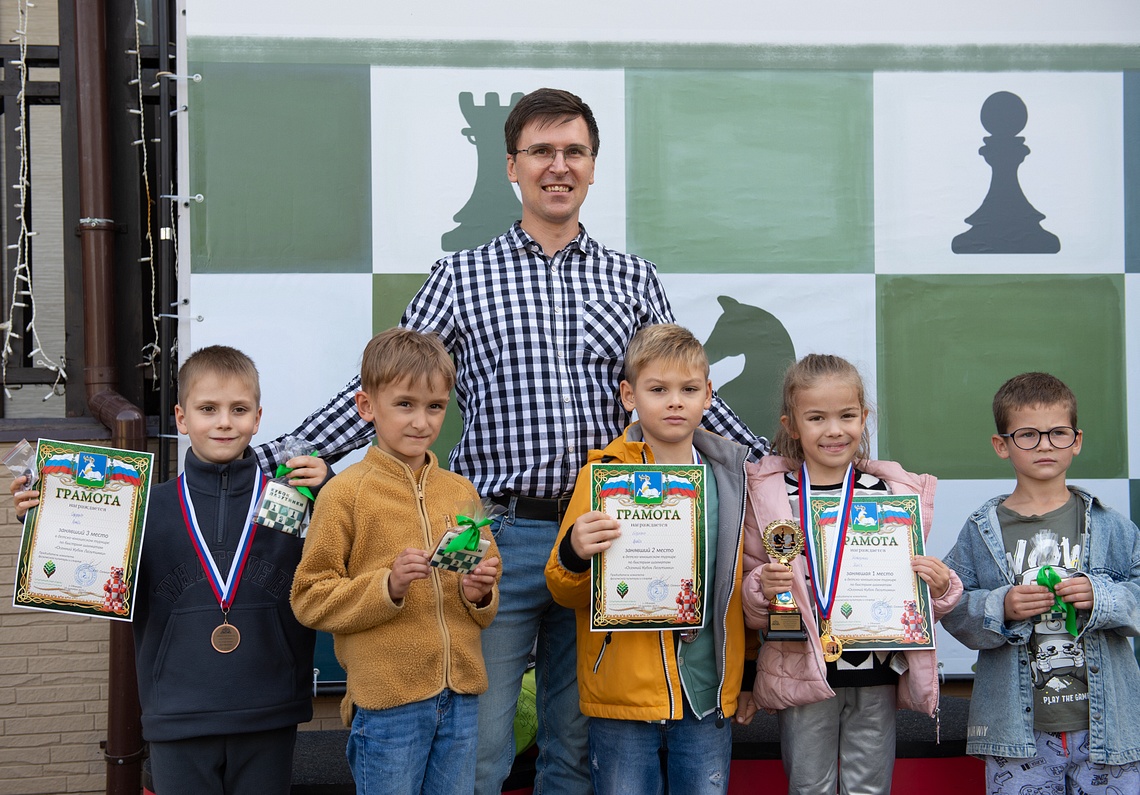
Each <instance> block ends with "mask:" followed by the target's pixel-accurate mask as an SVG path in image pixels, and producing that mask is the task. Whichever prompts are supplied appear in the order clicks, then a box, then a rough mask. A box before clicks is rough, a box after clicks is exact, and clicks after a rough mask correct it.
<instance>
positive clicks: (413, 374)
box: [292, 329, 499, 795]
mask: <svg viewBox="0 0 1140 795" xmlns="http://www.w3.org/2000/svg"><path fill="white" fill-rule="evenodd" d="M360 375H361V386H362V391H360V392H358V393H357V394H356V406H357V410H358V411H359V412H360V416H361V417H363V418H364V419H365V420H367V421H369V422H372V424H373V425H374V426H375V428H376V444H375V446H374V447H372V448H370V449H369V450H368V453H367V455H366V456H365V457H364V460H363V461H361V462H360V463H358V464H354V465H353V466H351V467H349V468H348V469H346V470H345V471H344V472H343V473H341V474H340V475H338V476H336V477H335V478H333V479H332V480H331V481H329V483H328V484H327V485H326V486H325V488H324V490H323V491H322V492H321V496H320V498H319V500H318V501H317V504H316V508H315V511H314V513H313V521H312V524H311V525H310V527H309V533H308V537H307V538H306V540H305V550H304V553H303V554H302V557H301V563H300V564H299V565H298V566H297V574H296V576H295V578H294V581H293V599H292V601H293V610H294V611H295V612H296V614H297V618H298V619H299V620H300V621H301V623H302V624H305V625H306V626H310V627H313V628H314V629H320V630H323V631H325V632H331V633H332V634H333V636H334V641H335V646H336V656H337V659H338V660H339V661H340V663H341V665H343V666H344V668H345V671H346V672H347V674H348V686H347V693H346V695H345V698H344V701H343V702H342V704H341V717H342V718H343V719H344V721H345V723H346V724H348V725H351V727H352V731H351V733H350V735H349V739H348V748H347V755H348V760H349V765H350V766H351V768H352V775H353V778H354V779H355V780H356V791H357V792H358V793H361V795H365V793H380V792H384V793H418V792H425V793H427V792H432V793H434V792H449V793H450V792H457V793H458V792H471V791H473V790H474V787H475V741H476V736H477V732H476V715H477V703H478V694H479V693H482V692H483V691H484V690H486V689H487V673H486V670H485V668H484V667H483V654H482V650H481V648H480V639H479V633H480V631H481V630H482V629H484V628H485V627H486V626H487V625H488V624H490V623H491V619H493V618H494V617H495V612H496V611H497V610H498V590H497V586H496V581H497V579H498V574H499V561H498V557H497V551H496V549H495V547H494V542H493V541H492V542H491V548H490V549H489V550H488V552H487V555H486V557H485V558H484V560H483V561H482V562H481V563H480V564H479V565H478V566H477V567H476V568H475V569H474V570H473V571H472V572H471V573H470V574H467V575H460V574H458V573H456V572H453V571H446V570H442V569H440V568H434V567H432V566H431V565H430V563H429V561H430V560H431V556H432V550H434V549H435V548H436V546H437V545H438V544H439V542H440V540H441V539H442V538H443V536H444V534H445V533H446V532H447V530H448V528H449V527H455V526H456V525H457V513H459V512H460V509H461V506H463V505H464V504H465V503H470V502H472V501H478V499H479V496H478V494H477V493H476V491H475V487H474V486H472V485H471V483H470V482H469V481H468V480H466V479H465V478H463V477H461V476H460V475H456V474H453V473H451V472H448V471H446V470H443V469H440V467H439V464H438V462H437V460H436V457H435V455H434V454H433V453H432V452H431V450H429V449H428V448H429V446H430V445H431V443H432V442H434V441H435V439H436V437H437V436H438V435H439V429H440V426H441V424H442V423H443V416H444V411H445V409H446V407H447V401H448V396H449V393H450V392H451V388H452V386H453V385H454V383H455V366H454V364H453V363H452V361H451V357H450V356H449V355H448V353H447V351H446V349H444V347H443V345H442V344H441V343H440V342H439V340H438V339H436V338H435V337H433V336H429V335H426V334H421V333H419V332H417V331H412V330H410V329H391V330H389V331H386V332H384V333H382V334H378V335H377V336H375V337H374V338H373V339H372V341H371V342H369V343H368V346H367V347H366V348H365V350H364V357H363V361H362V363H361V373H360Z"/></svg>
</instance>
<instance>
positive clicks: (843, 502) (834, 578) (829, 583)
mask: <svg viewBox="0 0 1140 795" xmlns="http://www.w3.org/2000/svg"><path fill="white" fill-rule="evenodd" d="M854 494H855V467H854V466H853V465H852V464H848V465H847V472H846V473H845V474H844V475H843V487H842V489H840V496H839V515H838V516H837V517H836V522H837V524H838V531H837V532H836V533H835V536H834V538H833V540H832V543H831V544H828V539H827V533H826V532H821V534H820V538H819V539H817V538H816V535H815V532H814V531H813V528H812V515H811V481H810V480H809V479H808V471H807V464H806V463H805V464H804V465H803V466H801V467H800V522H801V524H802V525H803V528H804V554H806V555H807V558H808V570H809V571H810V572H811V575H812V577H811V587H812V592H813V593H814V595H815V603H816V605H817V607H818V608H819V617H820V622H819V632H820V634H819V645H820V648H821V649H822V650H823V659H825V660H826V661H827V662H835V661H836V660H838V659H839V658H840V657H841V656H842V655H843V642H842V641H841V640H840V639H839V638H838V637H836V636H835V635H833V634H831V609H832V608H833V607H835V590H836V585H838V583H839V572H840V570H841V569H842V567H843V549H844V542H845V541H846V540H847V529H848V528H849V527H850V526H851V503H852V502H853V499H852V498H853V497H854ZM821 545H822V547H823V548H822V549H821ZM823 552H828V553H830V554H828V556H827V558H826V560H827V563H828V571H826V572H825V571H824V570H823V568H822V564H823V562H824V560H825V559H824V558H823V557H822V556H821V554H822V553H823Z"/></svg>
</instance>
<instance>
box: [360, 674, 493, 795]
mask: <svg viewBox="0 0 1140 795" xmlns="http://www.w3.org/2000/svg"><path fill="white" fill-rule="evenodd" d="M478 699H479V697H478V696H469V695H463V694H461V693H453V692H452V691H450V690H446V689H445V690H444V691H443V692H442V693H440V694H439V695H437V696H432V697H431V698H427V699H424V700H423V701H413V702H412V703H411V704H404V705H402V706H399V707H392V708H390V709H375V710H373V709H360V708H357V710H356V715H355V716H354V717H353V719H352V730H351V731H350V732H349V734H348V746H347V747H346V748H345V755H346V756H347V757H348V766H349V767H350V768H352V778H353V779H354V780H355V781H356V792H357V795H381V793H385V795H387V794H388V793H391V795H413V793H425V795H457V794H458V793H469V792H472V791H473V790H474V789H475V739H476V734H475V726H476V716H477V715H478V709H479V707H478Z"/></svg>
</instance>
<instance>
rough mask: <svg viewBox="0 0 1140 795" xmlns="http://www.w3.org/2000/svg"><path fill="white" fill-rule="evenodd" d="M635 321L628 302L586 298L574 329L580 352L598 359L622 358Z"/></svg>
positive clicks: (619, 359)
mask: <svg viewBox="0 0 1140 795" xmlns="http://www.w3.org/2000/svg"><path fill="white" fill-rule="evenodd" d="M635 323H636V318H635V317H634V313H633V307H632V306H631V305H630V303H629V302H628V301H623V300H621V299H619V298H601V299H591V300H588V301H586V302H585V303H584V304H583V306H582V317H581V320H580V321H579V328H578V334H579V338H580V339H581V340H582V347H583V350H584V352H585V353H587V354H590V353H592V354H593V355H594V356H596V357H598V358H600V359H609V360H613V361H624V360H625V349H626V348H627V347H628V346H629V340H630V338H631V337H633V332H634V328H635Z"/></svg>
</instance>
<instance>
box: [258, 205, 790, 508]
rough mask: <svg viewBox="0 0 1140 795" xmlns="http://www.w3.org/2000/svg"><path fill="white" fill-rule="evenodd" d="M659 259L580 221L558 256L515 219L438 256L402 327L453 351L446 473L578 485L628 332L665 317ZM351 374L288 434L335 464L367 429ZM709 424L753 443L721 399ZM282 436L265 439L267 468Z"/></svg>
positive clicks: (759, 447) (610, 410)
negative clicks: (452, 415)
mask: <svg viewBox="0 0 1140 795" xmlns="http://www.w3.org/2000/svg"><path fill="white" fill-rule="evenodd" d="M672 322H674V320H673V311H672V310H671V309H670V307H669V301H668V299H667V298H666V297H665V291H664V289H663V288H662V286H661V283H660V282H659V281H658V279H657V269H656V267H655V266H654V265H653V263H651V262H648V261H647V260H643V259H641V258H640V257H634V256H630V255H628V254H621V253H618V252H616V251H611V250H609V249H607V248H605V247H604V246H602V245H601V244H599V243H598V242H597V241H595V240H593V239H592V238H590V237H589V236H588V235H587V234H586V230H585V229H584V228H581V227H580V232H579V234H578V237H577V238H576V239H574V240H573V241H571V242H570V244H569V245H567V246H566V247H565V248H564V249H562V250H561V251H559V252H558V253H557V254H555V255H554V256H553V257H547V256H546V255H545V254H544V253H543V251H542V247H541V246H540V245H539V244H538V243H536V242H535V241H534V239H533V238H531V237H530V236H529V235H528V234H527V233H526V232H524V231H523V229H522V227H521V226H520V225H519V224H518V223H516V224H515V225H514V226H513V227H512V228H511V229H510V230H508V231H507V232H506V234H504V235H501V236H500V237H497V238H495V239H494V240H492V241H491V242H490V243H488V244H487V245H485V246H481V247H479V248H476V249H472V250H468V251H459V252H456V253H455V254H452V255H451V256H448V257H445V258H443V259H441V260H439V261H438V262H436V263H435V265H434V267H433V268H432V271H431V273H430V274H429V276H428V278H427V281H426V282H425V283H424V286H423V287H422V288H420V291H419V293H418V294H417V295H416V297H415V298H413V299H412V302H411V304H410V305H409V306H408V308H407V310H406V311H405V312H404V317H403V319H402V320H401V325H403V326H407V327H410V328H414V329H418V330H420V331H425V332H434V333H435V334H437V335H438V336H439V338H440V339H441V340H442V341H443V344H444V345H445V346H446V347H447V349H448V350H449V351H450V352H451V353H452V355H453V356H454V357H455V365H456V369H457V373H458V378H457V382H456V385H455V392H456V397H457V400H458V405H459V410H460V412H461V413H462V415H463V433H462V436H461V438H460V440H459V444H458V445H457V446H456V447H455V449H454V450H453V451H452V453H451V469H452V470H453V471H455V472H458V473H459V474H461V475H464V476H465V477H467V478H468V479H470V480H471V481H472V482H473V483H474V484H475V487H476V488H477V489H478V490H479V493H480V494H483V495H488V496H489V495H503V494H507V493H515V494H520V495H525V496H529V497H546V498H549V497H557V496H560V495H562V494H565V493H566V492H568V491H569V490H570V489H571V488H573V485H574V480H575V478H576V476H577V474H578V470H579V469H580V468H581V467H582V465H583V464H584V463H585V460H586V454H587V451H588V450H590V449H600V448H602V447H605V446H606V445H607V444H608V443H609V442H610V441H611V440H612V439H614V438H615V437H616V436H617V435H618V434H620V433H621V431H622V429H623V428H624V427H625V426H626V425H627V424H628V422H629V419H630V417H629V412H627V411H626V410H625V408H624V407H623V406H622V404H621V401H620V400H619V396H618V383H619V381H620V380H621V377H622V368H623V365H624V360H625V350H626V348H627V347H628V345H629V342H630V339H631V338H632V337H633V334H634V332H635V331H637V330H638V329H639V328H641V327H642V326H646V325H651V324H654V323H672ZM359 389H360V378H359V376H357V377H356V378H354V379H353V380H352V381H350V382H349V384H348V385H347V386H346V387H345V388H344V389H343V390H342V391H341V392H340V394H338V395H337V396H336V397H335V398H333V399H332V400H331V401H330V402H329V403H328V404H327V405H326V406H325V407H324V408H322V409H320V410H318V411H317V412H315V413H314V414H312V415H310V416H309V417H308V418H307V419H306V420H305V421H304V422H303V423H302V424H301V425H300V426H299V427H298V428H297V429H296V430H295V431H293V432H292V434H291V435H293V436H297V437H300V438H302V439H304V440H305V441H306V442H308V443H310V444H311V446H312V447H313V449H315V450H317V451H318V453H319V454H320V455H321V456H322V457H324V458H325V460H326V461H328V462H329V463H332V462H335V461H336V460H337V459H339V458H340V457H341V456H343V455H344V454H345V453H347V452H349V451H351V450H353V449H355V448H358V447H361V446H363V445H364V444H366V443H368V441H369V440H370V439H371V438H372V436H373V435H374V432H373V428H372V426H371V424H370V423H367V422H364V421H363V420H361V419H360V416H359V415H358V414H357V411H356V406H355V404H354V402H353V395H354V394H355V393H356V392H357V391H358V390H359ZM705 426H706V427H708V428H709V429H710V430H712V431H714V432H716V433H719V434H721V435H722V436H726V437H728V438H730V439H734V440H736V441H738V442H740V443H742V444H744V445H746V446H748V447H751V448H752V450H753V451H754V453H755V454H756V455H764V454H765V453H766V452H767V451H768V443H767V441H766V440H765V439H763V438H762V437H757V436H755V435H754V434H753V433H752V432H751V431H749V430H748V427H747V426H746V425H745V424H744V423H743V422H742V421H741V420H740V419H739V418H738V417H737V416H736V415H735V414H734V413H733V412H732V410H731V409H729V408H728V406H726V405H725V404H724V403H723V402H722V401H721V400H720V399H719V398H717V397H714V399H713V404H712V408H710V409H709V410H708V412H706V415H705ZM279 442H280V440H276V441H274V442H270V443H268V444H265V445H261V446H260V447H258V448H257V451H256V452H257V456H258V459H259V460H260V462H261V464H262V466H263V468H265V469H266V470H269V469H270V468H271V465H275V464H276V462H277V460H278V458H279V457H280V454H281V452H280V444H279Z"/></svg>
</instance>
